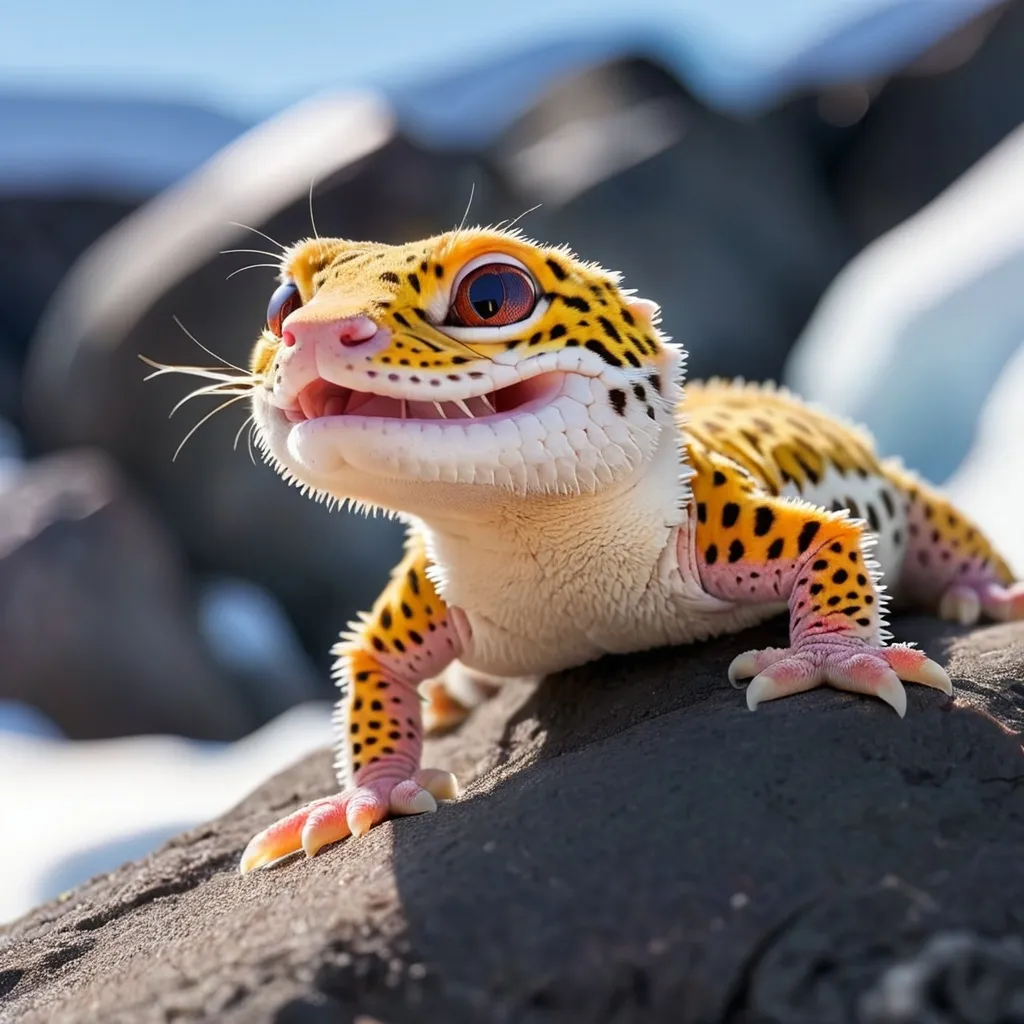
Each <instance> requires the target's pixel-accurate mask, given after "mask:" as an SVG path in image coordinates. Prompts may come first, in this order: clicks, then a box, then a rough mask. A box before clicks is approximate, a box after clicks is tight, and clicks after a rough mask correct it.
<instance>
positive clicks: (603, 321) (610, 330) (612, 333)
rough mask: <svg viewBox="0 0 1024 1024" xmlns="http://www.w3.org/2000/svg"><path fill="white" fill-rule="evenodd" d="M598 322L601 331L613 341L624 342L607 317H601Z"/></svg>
mask: <svg viewBox="0 0 1024 1024" xmlns="http://www.w3.org/2000/svg"><path fill="white" fill-rule="evenodd" d="M597 322H598V323H599V324H600V325H601V330H603V331H604V333H605V334H607V335H608V337H609V338H611V339H612V341H622V336H621V335H620V334H619V332H618V331H617V330H616V329H615V324H613V323H612V322H611V320H609V319H608V318H607V317H603V316H599V317H598V318H597Z"/></svg>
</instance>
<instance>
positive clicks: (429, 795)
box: [239, 768, 459, 875]
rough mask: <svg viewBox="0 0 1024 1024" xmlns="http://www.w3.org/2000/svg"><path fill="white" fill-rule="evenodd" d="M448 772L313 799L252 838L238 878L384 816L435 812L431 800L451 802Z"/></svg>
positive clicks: (427, 771) (454, 788) (453, 790)
mask: <svg viewBox="0 0 1024 1024" xmlns="http://www.w3.org/2000/svg"><path fill="white" fill-rule="evenodd" d="M458 795H459V787H458V783H457V782H456V781H455V776H454V775H452V773H451V772H443V771H438V770H437V769H436V768H424V769H421V770H420V771H418V772H417V773H416V774H415V775H414V776H413V777H412V778H411V779H399V778H387V777H378V778H376V779H374V780H372V781H371V782H367V783H366V784H365V785H362V786H355V787H352V788H350V789H346V790H345V791H344V792H343V793H338V794H336V795H335V796H329V797H324V798H323V799H322V800H314V801H313V802H312V803H309V804H306V805H305V806H304V807H300V808H299V809H298V810H297V811H293V812H292V813H291V814H289V815H288V816H287V817H284V818H281V820H280V821H276V822H274V824H273V825H271V826H270V827H269V828H265V829H264V830H263V831H262V832H260V833H258V834H257V835H255V836H253V838H252V839H250V840H249V845H248V846H246V848H245V852H244V853H243V854H242V861H241V864H240V865H239V869H240V871H241V872H242V874H243V875H244V874H246V873H247V872H249V871H254V870H255V869H256V868H262V867H266V865H268V864H272V863H273V862H274V861H277V860H280V859H281V858H282V857H287V856H288V855H289V854H292V853H298V852H299V850H303V851H305V853H306V856H307V857H312V856H313V855H314V854H315V853H316V852H317V851H318V850H320V849H321V848H322V847H324V846H327V845H328V843H336V842H337V841H338V840H339V839H344V838H345V837H346V836H349V835H353V836H361V835H363V833H365V832H369V830H370V829H371V828H373V826H374V825H377V824H379V823H380V822H382V821H383V820H384V819H385V818H387V817H389V816H392V815H401V814H423V813H425V812H428V811H436V810H437V802H436V801H437V800H454V799H455V797H457V796H458Z"/></svg>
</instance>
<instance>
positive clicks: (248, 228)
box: [228, 220, 288, 252]
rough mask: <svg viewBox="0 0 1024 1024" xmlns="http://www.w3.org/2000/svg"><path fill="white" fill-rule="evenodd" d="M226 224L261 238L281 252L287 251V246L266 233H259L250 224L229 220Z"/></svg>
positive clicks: (257, 229) (258, 230)
mask: <svg viewBox="0 0 1024 1024" xmlns="http://www.w3.org/2000/svg"><path fill="white" fill-rule="evenodd" d="M228 223H229V224H231V225H232V226H233V227H236V228H243V229H244V230H246V231H251V232H252V233H253V234H254V235H260V236H262V237H263V238H265V239H266V240H267V241H268V242H270V243H271V244H272V245H276V246H277V247H278V248H279V249H280V250H281V251H282V252H287V251H288V246H286V245H282V244H281V243H280V242H279V241H278V240H277V239H276V238H272V237H271V236H270V235H268V234H267V233H266V231H260V229H259V228H254V227H253V226H252V225H251V224H242V223H241V222H240V221H237V220H230V221H228Z"/></svg>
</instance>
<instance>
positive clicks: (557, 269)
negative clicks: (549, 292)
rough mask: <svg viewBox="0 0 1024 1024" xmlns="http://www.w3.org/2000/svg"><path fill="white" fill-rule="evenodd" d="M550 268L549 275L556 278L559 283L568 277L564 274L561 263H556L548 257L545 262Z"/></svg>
mask: <svg viewBox="0 0 1024 1024" xmlns="http://www.w3.org/2000/svg"><path fill="white" fill-rule="evenodd" d="M544 262H545V263H547V265H548V266H549V267H550V268H551V273H552V274H554V275H555V277H557V278H558V280H559V281H564V280H565V279H566V278H567V277H568V276H569V275H568V274H567V273H566V272H565V267H563V266H562V264H561V263H558V262H556V261H555V260H553V259H551V257H550V256H549V257H548V258H547V259H546V260H545V261H544Z"/></svg>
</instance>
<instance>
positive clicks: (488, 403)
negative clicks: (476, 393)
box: [480, 395, 494, 413]
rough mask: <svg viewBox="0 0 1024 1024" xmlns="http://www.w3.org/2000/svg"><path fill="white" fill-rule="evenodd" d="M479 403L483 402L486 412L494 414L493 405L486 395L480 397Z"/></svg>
mask: <svg viewBox="0 0 1024 1024" xmlns="http://www.w3.org/2000/svg"><path fill="white" fill-rule="evenodd" d="M480 401H481V402H483V403H484V405H485V406H487V411H488V412H489V413H493V412H494V403H493V402H492V401H491V400H490V398H488V396H487V395H481V396H480Z"/></svg>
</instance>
